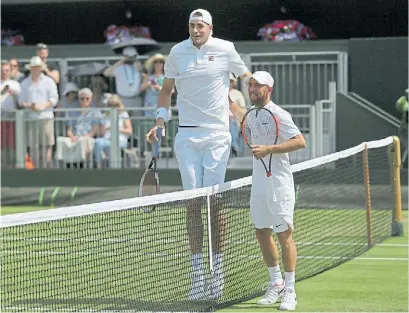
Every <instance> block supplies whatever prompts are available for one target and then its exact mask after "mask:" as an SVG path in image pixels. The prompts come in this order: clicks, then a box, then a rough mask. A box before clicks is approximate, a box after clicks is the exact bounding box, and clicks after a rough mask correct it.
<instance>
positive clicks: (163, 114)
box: [156, 107, 168, 122]
mask: <svg viewBox="0 0 409 313" xmlns="http://www.w3.org/2000/svg"><path fill="white" fill-rule="evenodd" d="M159 118H163V120H164V121H165V122H166V121H167V119H168V110H166V109H165V108H164V107H159V108H157V109H156V120H158V119H159Z"/></svg>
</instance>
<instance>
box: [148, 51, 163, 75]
mask: <svg viewBox="0 0 409 313" xmlns="http://www.w3.org/2000/svg"><path fill="white" fill-rule="evenodd" d="M158 60H159V61H163V62H165V61H166V57H165V56H164V55H163V54H160V53H156V54H154V55H153V56H151V57H150V58H149V59H147V60H146V62H145V68H146V70H147V71H148V72H150V71H151V70H152V65H153V63H154V62H155V61H158Z"/></svg>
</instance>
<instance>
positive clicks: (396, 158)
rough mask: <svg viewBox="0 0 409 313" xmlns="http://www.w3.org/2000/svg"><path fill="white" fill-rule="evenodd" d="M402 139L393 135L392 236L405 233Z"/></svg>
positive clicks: (399, 235)
mask: <svg viewBox="0 0 409 313" xmlns="http://www.w3.org/2000/svg"><path fill="white" fill-rule="evenodd" d="M400 153H401V151H400V140H399V138H398V137H396V136H394V137H393V144H392V145H391V149H390V154H391V171H392V175H391V176H392V188H393V198H394V199H393V200H394V201H393V202H394V207H393V210H392V236H397V237H401V236H403V234H404V231H403V223H402V196H401V183H400V170H401V166H402V162H401V155H400Z"/></svg>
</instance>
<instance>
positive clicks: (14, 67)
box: [9, 58, 25, 83]
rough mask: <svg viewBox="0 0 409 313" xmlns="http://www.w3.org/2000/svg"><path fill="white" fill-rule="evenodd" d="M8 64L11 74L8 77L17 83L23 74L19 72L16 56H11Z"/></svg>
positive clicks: (22, 77)
mask: <svg viewBox="0 0 409 313" xmlns="http://www.w3.org/2000/svg"><path fill="white" fill-rule="evenodd" d="M9 64H10V67H11V75H10V79H13V80H16V81H18V82H19V83H21V81H22V80H23V79H24V78H25V76H24V74H23V73H21V72H20V68H19V63H18V60H17V58H11V59H10V60H9Z"/></svg>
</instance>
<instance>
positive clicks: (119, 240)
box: [1, 235, 409, 247]
mask: <svg viewBox="0 0 409 313" xmlns="http://www.w3.org/2000/svg"><path fill="white" fill-rule="evenodd" d="M124 237H126V235H125V236H124ZM1 240H2V241H3V242H13V241H33V242H61V241H62V242H69V241H73V242H112V243H127V242H136V243H140V244H143V243H149V244H151V243H152V240H153V239H152V238H151V237H149V236H146V237H145V238H139V239H124V238H63V237H51V238H50V237H34V238H24V237H12V236H11V237H9V236H5V237H2V238H1ZM155 240H157V241H160V242H161V243H164V244H172V243H180V244H185V243H188V240H187V239H182V240H181V239H158V238H156V239H155ZM226 243H227V244H231V245H241V244H243V245H257V244H258V243H257V241H256V240H226ZM295 244H297V245H305V246H366V245H367V242H303V241H296V242H295ZM376 246H379V247H409V245H408V244H398V243H397V244H393V243H389V244H388V243H387V244H384V243H380V244H376Z"/></svg>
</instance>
